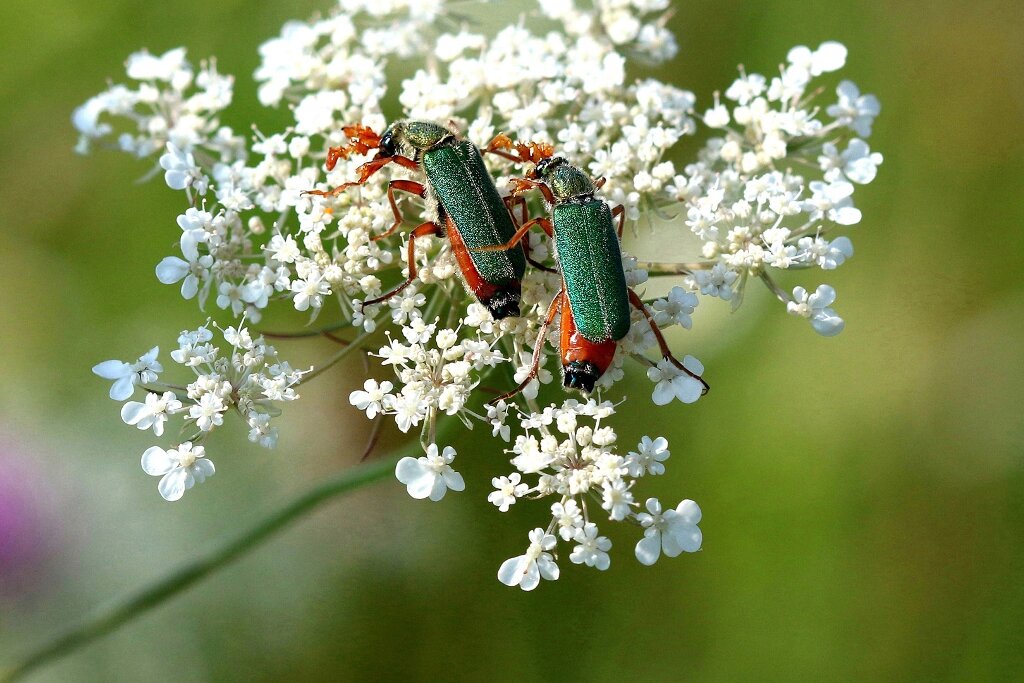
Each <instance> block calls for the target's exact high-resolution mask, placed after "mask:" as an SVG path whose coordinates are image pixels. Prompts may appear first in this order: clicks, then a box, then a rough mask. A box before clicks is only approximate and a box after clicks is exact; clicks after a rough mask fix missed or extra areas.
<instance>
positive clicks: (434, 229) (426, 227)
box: [363, 223, 443, 306]
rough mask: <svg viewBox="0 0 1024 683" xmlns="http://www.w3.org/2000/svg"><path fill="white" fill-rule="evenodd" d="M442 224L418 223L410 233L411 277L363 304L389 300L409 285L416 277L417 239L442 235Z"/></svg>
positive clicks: (367, 304)
mask: <svg viewBox="0 0 1024 683" xmlns="http://www.w3.org/2000/svg"><path fill="white" fill-rule="evenodd" d="M441 234H443V233H442V232H441V226H439V225H438V224H437V223H423V224H421V225H418V226H417V227H416V229H414V230H413V231H412V232H411V233H409V277H407V278H406V280H405V282H403V283H402V284H400V285H398V286H397V287H395V288H394V289H392V290H391V291H390V292H388V293H387V294H382V295H381V296H378V297H377V298H376V299H369V300H367V301H364V302H363V306H369V305H370V304H379V303H380V302H382V301H387V300H388V299H390V298H391V297H393V296H394V295H396V294H398V293H399V292H401V291H402V290H403V289H405V288H406V287H408V286H409V285H411V284H412V283H413V281H414V280H415V279H416V239H417V238H419V237H424V236H425V235H441Z"/></svg>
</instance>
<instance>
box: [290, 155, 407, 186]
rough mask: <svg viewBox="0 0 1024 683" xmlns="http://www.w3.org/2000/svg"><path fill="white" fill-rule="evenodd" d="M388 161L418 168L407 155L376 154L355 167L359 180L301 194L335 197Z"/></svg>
mask: <svg viewBox="0 0 1024 683" xmlns="http://www.w3.org/2000/svg"><path fill="white" fill-rule="evenodd" d="M334 149H335V148H332V151H333V150H334ZM330 154H331V152H328V156H330ZM335 161H337V159H335ZM390 163H396V164H398V165H400V166H404V167H405V168H409V169H412V170H419V167H420V166H419V164H417V163H416V162H415V161H413V160H412V159H409V158H407V157H403V156H393V157H382V156H377V157H374V158H373V159H370V160H369V161H367V162H366V163H365V164H363V165H362V166H360V167H359V168H358V169H357V171H358V172H359V180H353V181H351V182H348V183H342V184H341V185H338V186H337V187H336V188H334V189H333V190H306V191H305V192H303V193H302V194H304V195H309V194H312V195H316V196H318V197H337V196H338V195H339V194H341V193H342V192H344V191H345V190H347V189H348V188H350V187H355V186H356V185H362V184H364V183H365V182H366V181H367V180H369V179H370V178H371V177H372V176H373V175H374V174H375V173H376V172H377V171H379V170H380V169H382V168H384V167H385V166H387V165H388V164H390ZM328 168H333V164H331V163H328Z"/></svg>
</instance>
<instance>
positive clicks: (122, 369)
mask: <svg viewBox="0 0 1024 683" xmlns="http://www.w3.org/2000/svg"><path fill="white" fill-rule="evenodd" d="M92 371H93V373H95V374H97V375H99V376H100V377H102V378H103V379H121V378H122V377H124V376H125V375H129V374H131V371H132V366H130V365H128V363H125V362H124V361H119V360H105V361H103V362H102V363H100V364H98V365H94V366H93V367H92Z"/></svg>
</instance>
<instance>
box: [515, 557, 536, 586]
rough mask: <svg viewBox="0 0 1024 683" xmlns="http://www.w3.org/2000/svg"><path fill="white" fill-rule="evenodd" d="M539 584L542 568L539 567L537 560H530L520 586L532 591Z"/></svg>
mask: <svg viewBox="0 0 1024 683" xmlns="http://www.w3.org/2000/svg"><path fill="white" fill-rule="evenodd" d="M538 585H540V569H538V568H537V563H536V562H530V563H529V564H528V565H527V566H526V572H525V573H524V574H523V578H522V579H521V580H520V581H519V587H520V588H522V589H523V590H524V591H532V590H533V589H534V588H536V587H537V586H538Z"/></svg>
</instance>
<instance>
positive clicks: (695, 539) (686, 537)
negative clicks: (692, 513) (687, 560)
mask: <svg viewBox="0 0 1024 683" xmlns="http://www.w3.org/2000/svg"><path fill="white" fill-rule="evenodd" d="M673 538H675V541H676V543H678V544H679V547H680V548H682V549H683V551H684V552H688V553H695V552H697V551H698V550H700V544H701V540H702V538H703V535H702V534H701V531H700V529H698V528H697V527H695V526H687V527H683V531H682V532H681V533H676V534H673Z"/></svg>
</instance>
